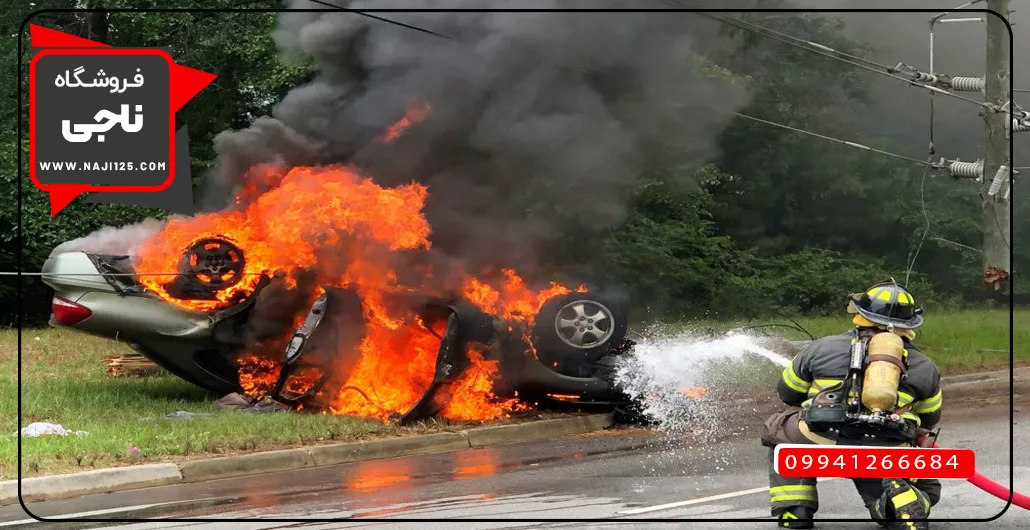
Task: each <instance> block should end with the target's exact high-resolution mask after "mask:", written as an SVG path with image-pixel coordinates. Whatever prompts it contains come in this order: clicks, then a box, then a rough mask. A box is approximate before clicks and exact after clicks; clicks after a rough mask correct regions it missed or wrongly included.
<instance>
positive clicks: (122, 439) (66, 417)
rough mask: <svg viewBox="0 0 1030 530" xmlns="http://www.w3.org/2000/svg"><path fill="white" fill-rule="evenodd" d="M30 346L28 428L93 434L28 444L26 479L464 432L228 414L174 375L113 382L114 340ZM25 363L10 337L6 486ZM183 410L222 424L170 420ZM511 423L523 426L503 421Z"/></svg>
mask: <svg viewBox="0 0 1030 530" xmlns="http://www.w3.org/2000/svg"><path fill="white" fill-rule="evenodd" d="M22 340H23V346H22V370H23V372H22V399H23V401H22V411H23V423H22V427H24V426H26V425H28V424H29V423H32V422H36V421H40V422H49V423H56V424H60V425H62V426H64V428H65V429H67V430H71V431H86V432H87V433H88V435H84V436H44V437H38V438H29V437H23V438H22V451H23V465H24V468H23V473H24V475H23V476H36V475H50V474H57V473H70V472H76V471H86V470H89V469H94V468H103V467H113V466H120V465H130V464H143V463H156V462H174V461H182V460H187V459H190V458H198V457H210V456H214V455H224V454H232V453H238V452H253V451H256V450H271V449H281V448H285V447H296V446H301V445H312V444H324V443H334V442H342V441H354V440H361V439H368V438H374V437H383V436H399V435H409V434H421V433H425V432H432V431H445V430H457V429H458V428H461V427H463V425H462V424H459V423H452V422H445V421H430V422H425V423H421V424H416V425H412V426H406V427H396V426H392V425H389V426H388V425H384V424H382V423H379V422H376V421H370V420H364V419H360V418H352V417H340V416H331V415H313V414H312V415H307V414H289V413H246V412H236V411H219V410H217V409H216V408H215V406H214V400H215V399H216V398H217V397H218V396H213V395H211V394H210V393H208V392H206V391H204V390H202V389H200V388H197V387H195V386H193V385H191V384H189V383H187V382H185V381H182V380H181V379H179V378H177V377H174V376H171V375H156V376H148V377H126V378H115V377H110V376H108V375H107V366H106V364H105V363H104V362H103V357H104V356H106V355H110V354H117V353H121V352H123V351H124V352H126V353H127V352H128V351H129V349H128V347H126V346H124V345H119V344H118V343H116V342H114V341H111V340H105V339H102V338H96V337H91V336H88V335H84V334H81V333H75V332H71V331H67V330H56V329H41V330H24V331H23V333H22ZM17 364H18V360H17V332H16V331H15V330H5V331H0V369H2V372H0V373H2V376H0V479H11V478H16V477H17V473H18V469H17V465H18V464H17V462H18V460H17V459H18V445H17V437H16V433H17V431H18V424H17V399H18V383H17ZM177 411H188V412H193V413H207V414H212V416H207V417H194V418H192V419H175V418H165V416H167V415H169V414H171V413H174V412H177ZM504 421H513V420H499V421H498V422H504ZM494 423H497V422H494ZM464 425H467V424H464Z"/></svg>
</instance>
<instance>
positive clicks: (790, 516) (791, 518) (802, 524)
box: [776, 506, 815, 528]
mask: <svg viewBox="0 0 1030 530" xmlns="http://www.w3.org/2000/svg"><path fill="white" fill-rule="evenodd" d="M814 517H815V512H813V511H812V509H811V508H808V507H806V506H793V507H791V508H787V509H786V510H784V511H783V513H781V514H780V515H778V516H777V517H776V520H777V521H779V525H778V526H779V527H780V528H815V525H813V524H812V519H813V518H814ZM805 519H808V520H807V521H806V520H805Z"/></svg>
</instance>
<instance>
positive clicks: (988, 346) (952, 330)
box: [657, 309, 1030, 375]
mask: <svg viewBox="0 0 1030 530" xmlns="http://www.w3.org/2000/svg"><path fill="white" fill-rule="evenodd" d="M1009 315H1010V313H1009V311H1007V310H1001V309H992V310H982V311H957V312H944V313H936V312H927V314H926V315H925V318H926V323H925V324H924V325H923V327H922V328H920V329H919V330H917V331H916V340H915V343H916V345H918V346H920V347H921V348H922V352H923V353H925V354H927V355H928V356H929V357H930V358H932V359H933V360H934V362H936V363H937V365H938V366H940V368H941V371H942V372H943V373H944V374H945V375H957V374H961V373H967V372H977V371H988V370H1004V369H1006V368H1007V367H1008V365H1009V350H1010V343H1009V337H1010V331H1011V337H1012V347H1011V350H1012V357H1013V359H1014V362H1015V364H1016V365H1017V366H1021V365H1030V349H1028V348H1027V346H1028V345H1030V310H1027V309H1016V310H1015V311H1013V312H1012V313H1011V315H1012V324H1011V325H1010V322H1009ZM790 318H791V319H793V320H794V321H795V322H797V323H798V324H800V325H801V327H803V328H805V329H806V330H808V332H809V333H811V334H812V335H815V336H816V337H823V336H826V335H833V334H837V333H842V332H844V331H847V330H848V329H849V328H851V327H852V324H851V319H850V318H849V315H845V314H843V312H842V313H841V314H840V315H838V316H825V317H805V316H791V317H790ZM770 324H775V326H773V327H767V326H769V325H770ZM786 326H791V327H786ZM741 327H748V328H751V329H743V330H741V331H743V332H746V333H749V334H751V335H756V336H761V335H774V336H777V337H784V338H787V339H789V340H808V339H809V337H808V335H806V334H805V333H803V332H801V331H798V330H795V329H792V327H793V323H791V321H790V320H788V319H787V318H784V317H781V316H772V317H769V318H765V319H755V320H749V321H727V322H713V321H707V320H692V321H684V322H681V323H677V324H670V325H661V326H657V329H659V330H661V332H662V333H676V332H679V331H685V330H713V331H728V330H731V329H737V328H741Z"/></svg>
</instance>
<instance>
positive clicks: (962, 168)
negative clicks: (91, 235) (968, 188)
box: [949, 161, 984, 180]
mask: <svg viewBox="0 0 1030 530" xmlns="http://www.w3.org/2000/svg"><path fill="white" fill-rule="evenodd" d="M949 169H950V170H951V174H952V176H955V177H963V178H967V179H977V180H980V179H981V178H983V174H984V163H983V162H982V161H976V162H957V161H956V162H952V163H951V165H950V166H949Z"/></svg>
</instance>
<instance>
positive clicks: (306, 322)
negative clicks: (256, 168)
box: [43, 167, 634, 422]
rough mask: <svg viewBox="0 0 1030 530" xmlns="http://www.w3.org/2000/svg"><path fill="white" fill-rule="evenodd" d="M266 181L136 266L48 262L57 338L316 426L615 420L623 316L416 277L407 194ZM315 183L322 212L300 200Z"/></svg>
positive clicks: (348, 178) (469, 279)
mask: <svg viewBox="0 0 1030 530" xmlns="http://www.w3.org/2000/svg"><path fill="white" fill-rule="evenodd" d="M267 171H269V173H268V175H270V176H269V177H268V181H269V182H270V183H271V186H270V187H271V189H270V190H269V191H265V192H264V193H263V194H261V196H260V198H259V199H258V200H256V201H252V202H249V203H246V204H242V205H241V206H240V207H239V208H237V209H233V210H228V211H224V212H218V213H211V214H199V215H197V216H195V217H193V218H188V219H173V220H171V221H169V222H168V223H167V224H166V225H164V226H163V228H162V229H161V230H160V231H159V232H158V233H155V234H153V235H152V236H150V237H149V238H148V239H147V241H146V242H144V243H143V244H142V245H140V246H139V247H138V248H136V249H135V251H134V252H133V253H132V254H131V255H112V254H104V253H99V252H92V251H89V250H67V249H58V250H56V251H55V252H54V254H52V255H51V256H50V258H49V259H48V260H47V261H46V263H45V265H44V268H43V280H44V281H45V282H46V283H47V284H48V285H49V286H50V287H52V288H53V289H54V299H53V315H52V319H51V324H52V325H55V326H62V327H68V328H71V329H75V330H78V331H82V332H85V333H90V334H94V335H99V336H103V337H108V338H112V339H115V340H118V341H120V342H124V343H127V344H129V345H130V346H131V347H132V348H134V349H135V350H136V351H138V352H139V353H141V354H143V355H144V356H146V357H148V358H149V359H151V360H153V361H154V362H155V363H157V364H159V365H161V366H162V367H164V368H165V369H167V370H168V371H169V372H171V373H173V374H175V375H177V376H178V377H180V378H182V379H185V380H186V381H189V382H190V383H193V384H195V385H198V386H200V387H203V388H206V389H208V390H211V391H214V392H218V393H222V394H227V393H231V392H242V393H245V394H247V395H250V396H252V397H259V396H267V397H271V398H272V399H274V400H276V401H278V402H279V403H282V404H285V405H289V406H291V407H293V408H295V409H298V410H305V411H312V412H316V411H317V412H325V413H329V414H339V415H354V416H364V417H372V418H377V419H380V420H383V421H390V420H398V421H401V422H406V421H410V420H413V419H417V418H424V417H428V416H439V417H444V418H449V419H458V420H488V419H493V418H497V417H500V416H503V415H506V414H509V413H511V412H513V411H519V410H526V409H528V408H533V407H534V406H539V405H544V404H568V403H572V404H575V405H577V406H581V407H604V408H609V409H611V408H614V407H620V406H622V405H624V404H626V403H627V399H626V398H625V396H624V395H623V394H622V393H621V392H620V391H619V390H618V388H617V387H616V385H615V384H614V382H613V379H612V372H613V368H614V365H615V363H616V361H617V359H618V358H619V356H620V355H624V354H626V353H627V352H629V351H631V349H632V347H633V345H634V343H633V341H632V340H630V339H629V338H627V334H628V330H627V318H626V315H625V313H624V312H623V310H622V309H621V308H619V307H618V304H616V303H613V302H612V301H611V300H607V299H605V297H603V296H599V295H597V294H594V293H591V292H589V291H588V290H587V289H586V288H585V287H582V286H580V287H578V288H569V287H565V286H562V285H559V284H551V286H550V287H548V288H545V289H541V290H534V289H530V288H529V287H527V285H526V284H525V283H524V281H523V280H522V278H521V277H520V276H519V275H518V274H517V273H516V272H515V271H514V270H511V269H501V270H499V271H497V273H496V274H493V275H489V274H484V275H479V276H477V275H471V274H468V273H466V272H465V271H463V270H461V269H460V268H455V267H453V266H447V265H441V264H440V263H438V262H437V263H434V262H433V261H432V260H427V259H426V256H427V255H431V252H429V250H430V245H429V242H428V234H429V226H428V223H427V222H426V221H425V218H424V217H422V214H421V208H422V201H423V200H424V198H425V188H424V187H421V186H420V185H418V184H411V185H409V186H407V187H400V188H382V187H380V186H378V185H376V184H375V183H373V182H371V181H370V180H368V179H365V178H363V177H361V175H360V174H358V173H356V172H355V171H354V170H352V169H349V168H345V167H324V168H293V169H291V170H289V171H279V172H276V171H271V170H267ZM268 175H266V176H268ZM314 182H317V187H318V189H320V190H321V192H320V193H319V194H310V193H307V194H306V193H302V192H301V191H300V190H303V189H305V188H306V187H308V186H311V185H312V183H314ZM322 192H324V194H323V193H322ZM243 193H246V190H244V191H243V192H241V194H243ZM277 195H281V196H277ZM326 197H332V198H331V199H328V200H327V199H326ZM326 241H330V242H332V244H331V245H329V246H328V247H327V246H326V244H325V243H326ZM320 248H321V249H324V248H332V249H333V251H332V252H331V253H327V252H324V251H323V252H321V253H320V250H319V249H320Z"/></svg>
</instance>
